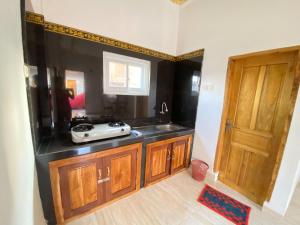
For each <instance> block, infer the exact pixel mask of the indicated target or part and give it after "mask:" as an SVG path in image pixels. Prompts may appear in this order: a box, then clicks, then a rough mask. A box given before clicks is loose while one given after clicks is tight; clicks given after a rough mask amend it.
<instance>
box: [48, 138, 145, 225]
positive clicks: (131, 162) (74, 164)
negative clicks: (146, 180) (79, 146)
mask: <svg viewBox="0 0 300 225" xmlns="http://www.w3.org/2000/svg"><path fill="white" fill-rule="evenodd" d="M141 149H142V144H140V143H139V144H133V145H128V146H124V147H119V148H115V149H110V150H106V151H102V152H97V153H92V154H87V155H84V156H78V157H73V158H68V159H63V160H58V161H53V162H50V163H49V168H50V177H51V186H52V194H53V201H54V208H55V214H56V220H57V223H58V224H62V223H65V222H67V221H69V220H70V219H71V218H73V217H76V216H78V215H80V214H83V213H85V212H88V211H91V210H93V209H95V208H98V207H101V206H103V205H104V204H105V203H108V202H110V201H112V200H116V199H118V198H120V197H123V196H126V195H128V194H130V193H132V192H134V191H137V190H138V189H139V188H140V167H141Z"/></svg>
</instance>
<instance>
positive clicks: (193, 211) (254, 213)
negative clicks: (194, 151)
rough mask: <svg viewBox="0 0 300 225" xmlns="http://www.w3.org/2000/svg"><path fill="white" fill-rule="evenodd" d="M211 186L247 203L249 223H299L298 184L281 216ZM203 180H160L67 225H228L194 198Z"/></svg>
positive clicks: (182, 176)
mask: <svg viewBox="0 0 300 225" xmlns="http://www.w3.org/2000/svg"><path fill="white" fill-rule="evenodd" d="M206 182H207V183H209V184H210V185H211V186H213V187H215V188H216V189H218V190H220V191H222V192H223V193H225V194H228V195H230V196H232V197H234V198H235V199H237V200H239V201H241V202H243V203H245V204H247V205H248V206H250V207H251V208H252V209H251V213H250V221H249V224H257V225H299V224H300V186H298V187H297V189H296V192H295V195H294V197H293V200H292V203H291V205H290V207H289V209H288V212H287V214H286V216H285V217H281V216H279V215H276V214H273V213H271V212H269V211H262V210H261V209H260V208H259V207H258V206H257V205H255V204H254V203H252V202H251V201H249V200H248V199H246V198H245V197H243V196H242V195H240V194H238V193H237V192H235V191H233V190H231V189H230V188H228V187H226V186H225V185H223V184H222V183H220V182H212V181H210V180H207V181H206ZM203 186H204V183H203V182H202V183H199V182H196V181H194V180H193V179H192V178H191V176H190V174H189V172H188V171H184V172H181V173H179V174H177V175H175V176H173V177H171V178H168V179H166V180H164V181H161V182H159V183H157V184H155V185H153V186H150V187H148V188H143V189H141V190H140V191H139V192H137V193H135V194H133V195H131V196H130V197H128V198H125V199H122V200H119V201H117V202H116V203H114V204H112V205H110V206H107V207H105V208H103V209H100V210H98V211H96V212H95V213H92V214H90V215H87V216H84V217H81V218H80V219H77V220H75V221H72V222H71V223H69V225H196V224H197V225H200V224H203V225H208V224H215V225H224V224H232V223H231V222H229V221H227V220H226V219H224V218H223V217H221V216H219V215H218V214H216V213H215V212H213V211H211V210H210V209H208V208H206V207H205V206H203V205H201V204H200V203H198V202H197V201H196V199H197V197H198V196H199V193H200V191H201V190H202V188H203Z"/></svg>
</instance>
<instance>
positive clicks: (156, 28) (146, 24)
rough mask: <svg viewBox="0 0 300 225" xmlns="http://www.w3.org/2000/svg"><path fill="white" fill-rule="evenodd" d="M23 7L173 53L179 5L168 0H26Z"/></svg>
mask: <svg viewBox="0 0 300 225" xmlns="http://www.w3.org/2000/svg"><path fill="white" fill-rule="evenodd" d="M26 10H29V11H34V12H36V13H41V14H43V15H44V16H45V20H46V21H50V22H54V23H59V24H63V25H66V26H70V27H75V28H78V29H82V30H85V31H89V32H92V33H96V34H100V35H104V36H107V37H111V38H115V39H118V40H122V41H125V42H129V43H131V44H136V45H140V46H143V47H147V48H150V49H154V50H157V51H161V52H164V53H168V54H171V55H175V54H176V48H177V27H178V26H177V25H178V15H179V6H178V5H176V4H173V3H172V2H170V1H169V0H151V1H149V0H126V1H124V0H109V1H108V0H89V1H82V0H52V1H49V0H26Z"/></svg>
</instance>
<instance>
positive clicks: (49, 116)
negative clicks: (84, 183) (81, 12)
mask: <svg viewBox="0 0 300 225" xmlns="http://www.w3.org/2000/svg"><path fill="white" fill-rule="evenodd" d="M26 35H27V38H26V39H27V43H26V45H25V48H26V52H27V59H26V63H27V64H29V65H30V66H32V67H33V68H36V73H37V75H35V76H31V78H30V79H31V81H29V82H28V83H29V87H28V89H27V90H28V91H29V94H28V96H29V105H30V113H31V124H32V127H33V130H34V136H35V139H36V144H38V142H39V139H40V137H43V136H45V135H50V134H51V133H53V132H54V131H56V132H67V131H68V124H69V122H70V119H71V117H72V113H71V107H70V104H69V101H68V92H67V91H66V88H65V70H71V71H81V72H83V73H84V90H85V113H86V115H87V116H88V117H89V118H91V119H92V120H94V121H97V122H101V121H105V120H110V119H120V120H124V121H126V122H128V123H129V124H130V125H132V126H139V125H145V124H147V123H150V122H151V123H153V122H164V123H165V122H169V121H171V120H172V122H175V123H180V124H182V125H185V126H189V127H194V126H195V119H196V110H197V102H198V95H199V87H198V91H192V79H193V76H194V77H195V76H198V77H199V78H200V71H201V65H202V57H195V58H192V59H189V60H183V61H180V62H173V61H168V60H162V59H160V58H156V57H152V56H148V55H144V54H140V53H136V52H132V51H129V50H125V49H120V48H116V47H112V46H108V45H104V44H100V43H96V42H92V41H87V40H82V39H79V38H75V37H71V36H66V35H62V34H58V33H54V32H48V31H45V30H44V29H43V26H42V25H38V24H33V23H26ZM103 51H108V52H113V53H118V54H123V55H126V56H131V57H136V58H140V59H144V60H149V61H150V62H151V76H150V95H149V96H126V95H105V94H103V83H102V81H103V59H102V55H103ZM33 74H34V72H33V73H32V75H33ZM47 74H48V75H47ZM194 89H195V87H194ZM162 102H166V104H167V106H168V109H169V111H168V113H167V114H165V115H161V114H160V113H159V112H160V110H161V104H162Z"/></svg>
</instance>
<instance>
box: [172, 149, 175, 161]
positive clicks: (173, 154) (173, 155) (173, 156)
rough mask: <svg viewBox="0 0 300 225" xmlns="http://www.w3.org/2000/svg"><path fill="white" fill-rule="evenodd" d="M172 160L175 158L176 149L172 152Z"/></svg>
mask: <svg viewBox="0 0 300 225" xmlns="http://www.w3.org/2000/svg"><path fill="white" fill-rule="evenodd" d="M172 160H175V153H174V151H173V153H172Z"/></svg>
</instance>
